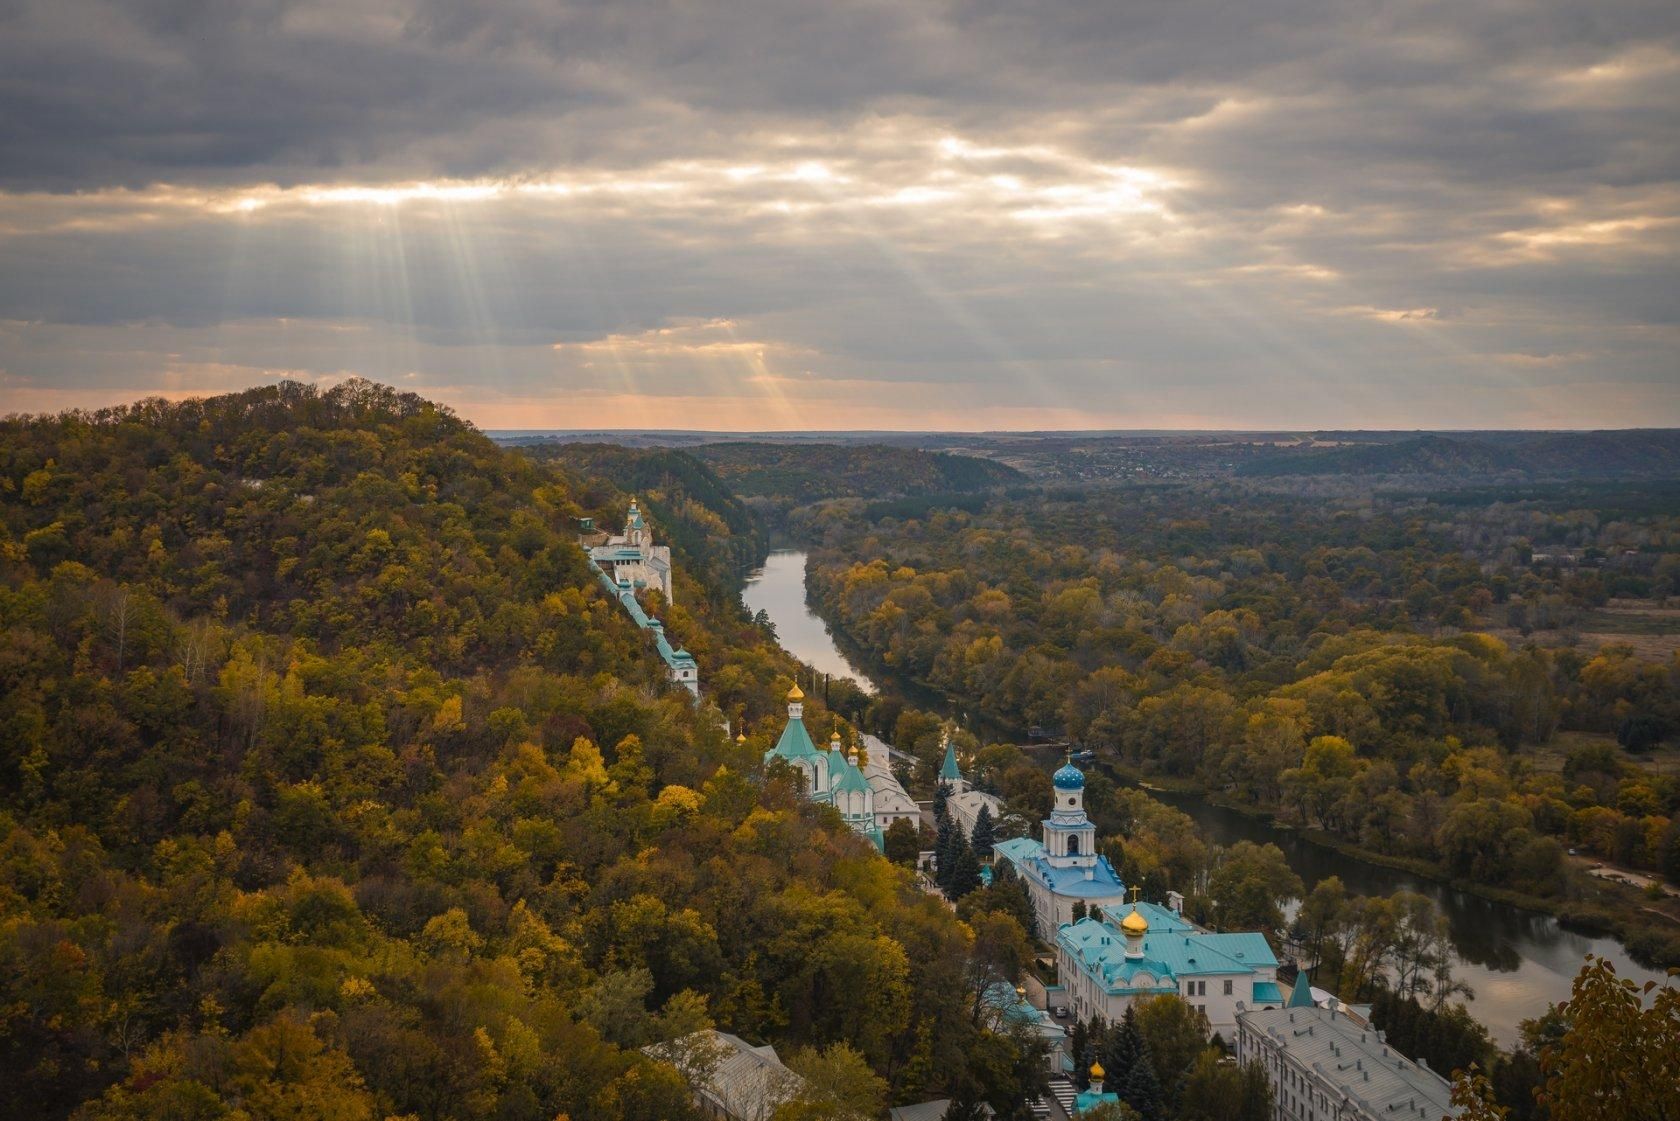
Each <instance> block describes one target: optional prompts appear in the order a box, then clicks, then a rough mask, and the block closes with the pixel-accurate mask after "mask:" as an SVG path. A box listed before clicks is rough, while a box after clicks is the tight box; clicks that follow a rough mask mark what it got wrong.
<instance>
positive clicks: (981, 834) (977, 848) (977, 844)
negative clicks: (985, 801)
mask: <svg viewBox="0 0 1680 1121" xmlns="http://www.w3.org/2000/svg"><path fill="white" fill-rule="evenodd" d="M992 832H993V829H992V807H990V806H985V805H983V806H981V807H980V814H979V816H978V817H976V818H975V819H974V836H973V837H972V838H970V839H971V840H972V841H973V842H974V855H975V856H977V857H979V858H980V859H981V860H985V859H987V858H989V857H990V856H991V855H992Z"/></svg>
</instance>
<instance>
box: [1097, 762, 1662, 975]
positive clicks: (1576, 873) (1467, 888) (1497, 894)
mask: <svg viewBox="0 0 1680 1121" xmlns="http://www.w3.org/2000/svg"><path fill="white" fill-rule="evenodd" d="M1097 762H1098V764H1099V765H1101V766H1102V767H1103V769H1104V770H1105V771H1106V772H1107V773H1108V774H1109V776H1110V777H1112V778H1114V779H1116V780H1117V781H1122V782H1125V783H1127V784H1129V785H1133V786H1137V787H1140V788H1142V789H1145V790H1151V791H1160V792H1161V793H1165V794H1169V795H1171V794H1177V795H1180V796H1189V797H1194V798H1199V799H1201V800H1202V801H1204V802H1206V803H1208V804H1209V805H1213V806H1218V807H1219V808H1220V809H1223V810H1228V811H1230V812H1232V813H1236V814H1241V815H1243V816H1245V817H1248V818H1251V819H1253V820H1254V821H1256V822H1259V823H1262V824H1264V825H1265V826H1266V827H1268V828H1270V829H1279V830H1288V831H1289V832H1290V833H1291V834H1292V835H1293V836H1296V837H1299V838H1300V839H1301V840H1303V841H1305V842H1307V843H1309V844H1312V845H1316V846H1318V847H1320V848H1323V849H1327V850H1329V851H1331V852H1335V853H1337V854H1338V855H1341V856H1344V857H1346V858H1348V859H1350V860H1357V861H1360V862H1361V863H1364V864H1373V865H1377V866H1379V867H1383V868H1391V869H1394V870H1395V871H1398V872H1404V873H1406V874H1407V875H1409V876H1416V877H1418V878H1419V879H1424V880H1429V881H1431V882H1433V883H1437V884H1440V885H1442V886H1443V887H1447V888H1451V889H1452V890H1454V891H1461V892H1465V893H1466V894H1469V895H1475V896H1478V897H1479V898H1482V899H1486V900H1489V901H1491V902H1494V903H1500V904H1503V905H1505V906H1508V907H1520V908H1522V909H1523V910H1526V911H1533V912H1535V913H1536V914H1541V915H1549V916H1551V917H1552V918H1554V919H1556V920H1557V921H1558V922H1559V923H1560V924H1562V925H1563V926H1565V927H1567V928H1569V929H1573V930H1577V931H1579V932H1582V933H1587V934H1606V935H1611V936H1613V937H1614V938H1616V940H1617V941H1619V942H1621V943H1622V944H1623V945H1624V946H1625V947H1626V948H1627V951H1628V953H1629V955H1630V956H1631V957H1632V958H1633V959H1634V960H1635V961H1636V962H1638V963H1639V964H1641V965H1644V966H1646V967H1647V968H1651V969H1664V968H1668V967H1670V966H1680V917H1677V916H1676V915H1674V914H1672V913H1670V912H1669V911H1667V910H1655V909H1653V906H1652V901H1651V900H1649V899H1648V898H1647V897H1646V896H1645V894H1644V892H1642V891H1640V890H1638V889H1637V888H1633V887H1630V886H1628V885H1625V884H1616V883H1612V882H1606V881H1604V880H1602V879H1599V878H1597V877H1593V876H1589V875H1587V873H1586V871H1585V869H1584V868H1581V867H1571V868H1570V870H1569V874H1568V878H1567V883H1568V885H1569V888H1570V889H1571V891H1572V892H1573V893H1576V894H1574V896H1573V897H1570V896H1565V897H1562V898H1552V897H1547V896H1540V895H1532V894H1529V893H1527V892H1522V891H1515V890H1512V889H1510V888H1503V887H1498V886H1495V885H1492V884H1483V883H1478V882H1476V881H1474V880H1466V879H1464V878H1462V877H1456V876H1453V875H1451V874H1450V873H1448V872H1447V871H1446V870H1445V869H1444V868H1442V867H1440V866H1439V865H1438V864H1435V863H1433V862H1432V861H1429V860H1425V859H1423V858H1421V857H1409V856H1400V855H1396V854H1393V853H1385V852H1379V851H1377V850H1375V849H1370V848H1366V847H1364V846H1362V845H1358V844H1355V843H1354V842H1352V841H1349V840H1347V839H1345V838H1342V837H1338V836H1336V835H1335V834H1333V833H1328V832H1326V831H1324V830H1322V829H1311V828H1302V827H1300V826H1296V825H1292V824H1289V823H1286V822H1283V821H1280V820H1279V818H1278V813H1277V811H1276V809H1274V808H1270V807H1266V806H1261V805H1255V804H1254V803H1250V802H1242V801H1239V800H1237V799H1234V798H1230V797H1227V796H1225V795H1223V794H1221V793H1219V792H1216V791H1211V790H1208V789H1206V788H1205V787H1203V786H1201V785H1200V784H1199V783H1197V782H1195V781H1194V780H1193V779H1185V778H1181V777H1177V776H1163V775H1152V774H1148V773H1146V772H1144V771H1141V770H1139V769H1137V768H1134V767H1129V766H1127V765H1126V764H1123V763H1118V762H1115V761H1114V760H1113V759H1111V758H1104V757H1100V756H1099V758H1098V760H1097Z"/></svg>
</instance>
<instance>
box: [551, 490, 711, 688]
mask: <svg viewBox="0 0 1680 1121" xmlns="http://www.w3.org/2000/svg"><path fill="white" fill-rule="evenodd" d="M578 544H580V545H581V546H582V547H583V551H584V553H585V554H587V556H588V558H589V562H588V563H589V570H590V571H591V572H593V573H594V574H595V577H596V579H598V580H600V581H601V586H602V587H603V588H605V589H606V592H607V594H608V595H609V596H611V597H612V598H613V599H615V600H617V601H618V605H619V606H620V607H622V608H623V609H624V611H625V613H626V614H627V615H629V616H630V620H631V622H633V623H635V624H636V625H637V626H638V627H640V628H641V629H642V630H644V631H647V632H648V633H649V634H650V635H652V636H653V648H654V650H655V652H657V653H658V655H659V660H660V661H662V662H664V663H665V675H666V676H667V677H669V678H670V679H671V680H672V681H675V682H676V683H677V684H679V685H681V686H682V687H683V688H685V689H687V690H688V691H689V692H690V693H691V694H693V696H694V697H695V698H696V699H699V696H700V667H699V666H698V665H697V664H696V663H695V661H694V655H692V654H690V653H689V652H688V651H687V650H684V649H683V648H682V647H680V646H673V645H672V644H671V640H670V639H669V638H667V637H666V635H665V624H664V623H661V622H660V621H659V620H658V619H655V618H653V617H652V616H650V615H649V614H648V613H647V612H646V611H645V610H643V608H642V604H641V601H640V600H638V599H637V598H636V597H637V595H638V594H639V593H640V592H642V591H645V590H646V589H648V588H650V587H653V588H658V589H659V590H660V591H661V592H663V593H664V595H665V602H666V603H670V602H672V599H671V550H670V549H669V548H668V547H666V546H664V545H659V546H655V545H654V543H653V530H652V529H650V528H649V527H648V524H647V521H646V520H645V519H644V518H643V517H642V512H641V510H640V509H638V508H637V506H636V500H635V499H631V500H630V514H629V516H628V517H627V518H626V519H625V525H624V536H622V537H612V536H608V535H607V534H604V533H596V532H595V524H594V522H593V521H592V520H590V519H588V518H585V519H584V521H583V534H582V536H581V537H580V538H579V541H578Z"/></svg>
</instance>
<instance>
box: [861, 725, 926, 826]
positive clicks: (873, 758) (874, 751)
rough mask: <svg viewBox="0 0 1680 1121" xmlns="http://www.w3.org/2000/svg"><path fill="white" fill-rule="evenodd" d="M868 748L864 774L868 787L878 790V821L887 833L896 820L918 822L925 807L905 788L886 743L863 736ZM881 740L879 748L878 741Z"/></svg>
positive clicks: (876, 811) (876, 809) (876, 822)
mask: <svg viewBox="0 0 1680 1121" xmlns="http://www.w3.org/2000/svg"><path fill="white" fill-rule="evenodd" d="M864 743H865V745H866V746H867V747H868V748H869V755H868V757H867V758H865V759H864V762H863V777H864V778H865V779H867V780H868V782H869V788H870V789H871V790H873V791H874V792H875V824H876V826H877V827H878V828H879V829H880V830H881V831H882V832H883V833H884V832H886V831H887V829H889V828H890V827H891V826H892V823H893V822H895V821H908V822H909V823H910V824H911V825H918V824H919V823H920V822H921V819H922V809H921V807H920V806H918V805H916V802H915V800H914V799H912V798H911V797H910V795H909V794H907V793H906V792H905V790H904V784H903V783H901V782H899V781H898V776H897V775H895V774H893V769H892V760H891V758H890V756H889V755H888V753H887V751H886V750H885V749H886V744H884V743H881V741H879V740H875V741H874V742H873V743H872V742H870V737H866V738H865V739H864ZM876 744H880V747H879V748H877V747H876V746H875V745H876Z"/></svg>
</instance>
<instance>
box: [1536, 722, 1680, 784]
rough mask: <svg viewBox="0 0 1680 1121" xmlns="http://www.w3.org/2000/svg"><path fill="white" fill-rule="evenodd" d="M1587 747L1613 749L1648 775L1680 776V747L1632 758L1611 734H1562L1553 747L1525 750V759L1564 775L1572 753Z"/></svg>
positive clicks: (1665, 746)
mask: <svg viewBox="0 0 1680 1121" xmlns="http://www.w3.org/2000/svg"><path fill="white" fill-rule="evenodd" d="M1583 747H1609V748H1613V749H1615V751H1616V754H1617V755H1618V756H1619V757H1620V758H1621V760H1622V761H1623V762H1625V763H1627V764H1629V765H1631V766H1633V767H1635V768H1636V769H1638V770H1640V771H1644V772H1646V773H1647V774H1653V775H1680V743H1672V742H1671V743H1665V744H1663V745H1661V746H1659V747H1658V748H1657V749H1656V750H1654V751H1650V752H1647V753H1645V754H1643V755H1629V754H1627V753H1626V752H1624V751H1622V748H1621V745H1620V744H1618V743H1617V742H1616V737H1615V736H1612V735H1610V734H1609V733H1608V732H1559V733H1557V734H1556V735H1555V736H1553V737H1552V741H1551V742H1550V743H1547V744H1542V745H1541V746H1539V747H1525V748H1523V750H1522V752H1521V757H1522V758H1523V759H1524V760H1526V761H1527V762H1528V763H1530V764H1531V765H1532V766H1533V767H1534V769H1535V770H1537V771H1549V772H1551V773H1552V774H1561V773H1562V771H1563V764H1564V760H1566V759H1568V758H1569V753H1570V752H1572V751H1578V750H1580V749H1581V748H1583Z"/></svg>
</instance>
